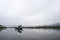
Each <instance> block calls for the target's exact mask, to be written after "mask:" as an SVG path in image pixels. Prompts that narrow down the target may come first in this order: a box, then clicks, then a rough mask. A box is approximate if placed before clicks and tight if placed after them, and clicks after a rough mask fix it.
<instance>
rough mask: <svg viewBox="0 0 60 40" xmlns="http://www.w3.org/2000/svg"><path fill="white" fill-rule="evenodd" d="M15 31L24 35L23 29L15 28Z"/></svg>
mask: <svg viewBox="0 0 60 40" xmlns="http://www.w3.org/2000/svg"><path fill="white" fill-rule="evenodd" d="M15 31H17V32H19V33H22V31H23V28H15Z"/></svg>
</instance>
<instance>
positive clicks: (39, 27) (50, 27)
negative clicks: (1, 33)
mask: <svg viewBox="0 0 60 40" xmlns="http://www.w3.org/2000/svg"><path fill="white" fill-rule="evenodd" d="M19 27H22V28H32V29H60V26H30V27H23V26H22V25H20V26H17V27H6V26H3V25H0V29H1V28H19Z"/></svg>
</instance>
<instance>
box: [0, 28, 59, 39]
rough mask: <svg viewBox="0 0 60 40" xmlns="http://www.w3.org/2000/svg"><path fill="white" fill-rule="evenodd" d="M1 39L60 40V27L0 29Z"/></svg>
mask: <svg viewBox="0 0 60 40" xmlns="http://www.w3.org/2000/svg"><path fill="white" fill-rule="evenodd" d="M0 40H60V29H23V30H21V31H19V30H16V29H14V28H7V29H2V30H0Z"/></svg>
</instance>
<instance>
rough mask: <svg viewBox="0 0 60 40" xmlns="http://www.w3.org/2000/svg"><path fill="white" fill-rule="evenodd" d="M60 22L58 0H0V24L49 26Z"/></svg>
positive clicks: (59, 3)
mask: <svg viewBox="0 0 60 40" xmlns="http://www.w3.org/2000/svg"><path fill="white" fill-rule="evenodd" d="M56 22H60V0H0V24H2V25H7V26H13V25H14V26H17V25H20V24H22V25H23V26H34V25H49V24H53V23H56Z"/></svg>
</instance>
